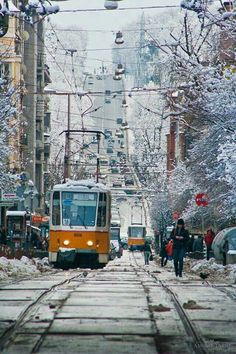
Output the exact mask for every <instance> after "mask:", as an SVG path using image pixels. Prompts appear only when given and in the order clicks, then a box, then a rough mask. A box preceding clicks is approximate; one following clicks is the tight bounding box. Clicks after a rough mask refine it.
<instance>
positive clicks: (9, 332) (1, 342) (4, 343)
mask: <svg viewBox="0 0 236 354" xmlns="http://www.w3.org/2000/svg"><path fill="white" fill-rule="evenodd" d="M82 276H84V272H82V273H81V274H76V275H75V276H72V277H71V278H69V279H66V280H63V281H61V282H59V283H57V284H55V285H52V286H51V287H50V288H49V289H47V290H45V291H43V292H42V293H41V294H40V295H39V296H38V297H37V298H36V299H35V300H34V301H33V302H31V303H30V304H29V306H27V307H26V308H25V309H24V311H23V312H22V313H21V314H20V316H19V317H18V318H17V320H16V321H14V323H13V324H12V325H11V326H10V327H9V328H7V329H6V331H4V332H3V334H2V335H1V336H0V352H2V351H3V349H6V348H7V347H8V345H9V344H10V342H11V338H12V336H13V334H14V333H15V331H16V330H17V329H18V328H20V326H21V324H22V322H23V321H24V319H25V317H26V316H28V315H29V314H30V312H32V310H33V309H34V307H35V305H37V304H38V303H39V302H40V301H41V300H42V299H43V298H44V297H46V296H47V295H48V294H49V293H50V292H52V291H53V290H54V289H56V288H57V287H60V286H62V285H65V284H69V283H70V282H71V281H72V280H73V279H75V278H80V277H82ZM36 345H37V343H36Z"/></svg>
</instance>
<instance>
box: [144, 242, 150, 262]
mask: <svg viewBox="0 0 236 354" xmlns="http://www.w3.org/2000/svg"><path fill="white" fill-rule="evenodd" d="M143 252H144V262H145V264H149V259H150V256H151V254H152V250H151V246H150V244H149V242H148V241H145V244H144V246H143Z"/></svg>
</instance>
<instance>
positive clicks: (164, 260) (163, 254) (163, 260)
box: [160, 239, 168, 267]
mask: <svg viewBox="0 0 236 354" xmlns="http://www.w3.org/2000/svg"><path fill="white" fill-rule="evenodd" d="M167 244H168V240H167V239H164V240H163V242H162V246H161V251H160V256H161V266H162V267H164V266H165V265H166V264H167V261H168V254H167V251H166V246H167Z"/></svg>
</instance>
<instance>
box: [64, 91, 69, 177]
mask: <svg viewBox="0 0 236 354" xmlns="http://www.w3.org/2000/svg"><path fill="white" fill-rule="evenodd" d="M67 97H68V114H67V131H66V141H65V157H64V182H66V180H67V179H68V178H70V94H69V93H68V94H67Z"/></svg>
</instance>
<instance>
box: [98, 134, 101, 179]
mask: <svg viewBox="0 0 236 354" xmlns="http://www.w3.org/2000/svg"><path fill="white" fill-rule="evenodd" d="M100 138H101V136H100V134H99V133H97V142H98V154H97V183H98V182H99V173H100V157H99V154H100Z"/></svg>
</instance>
